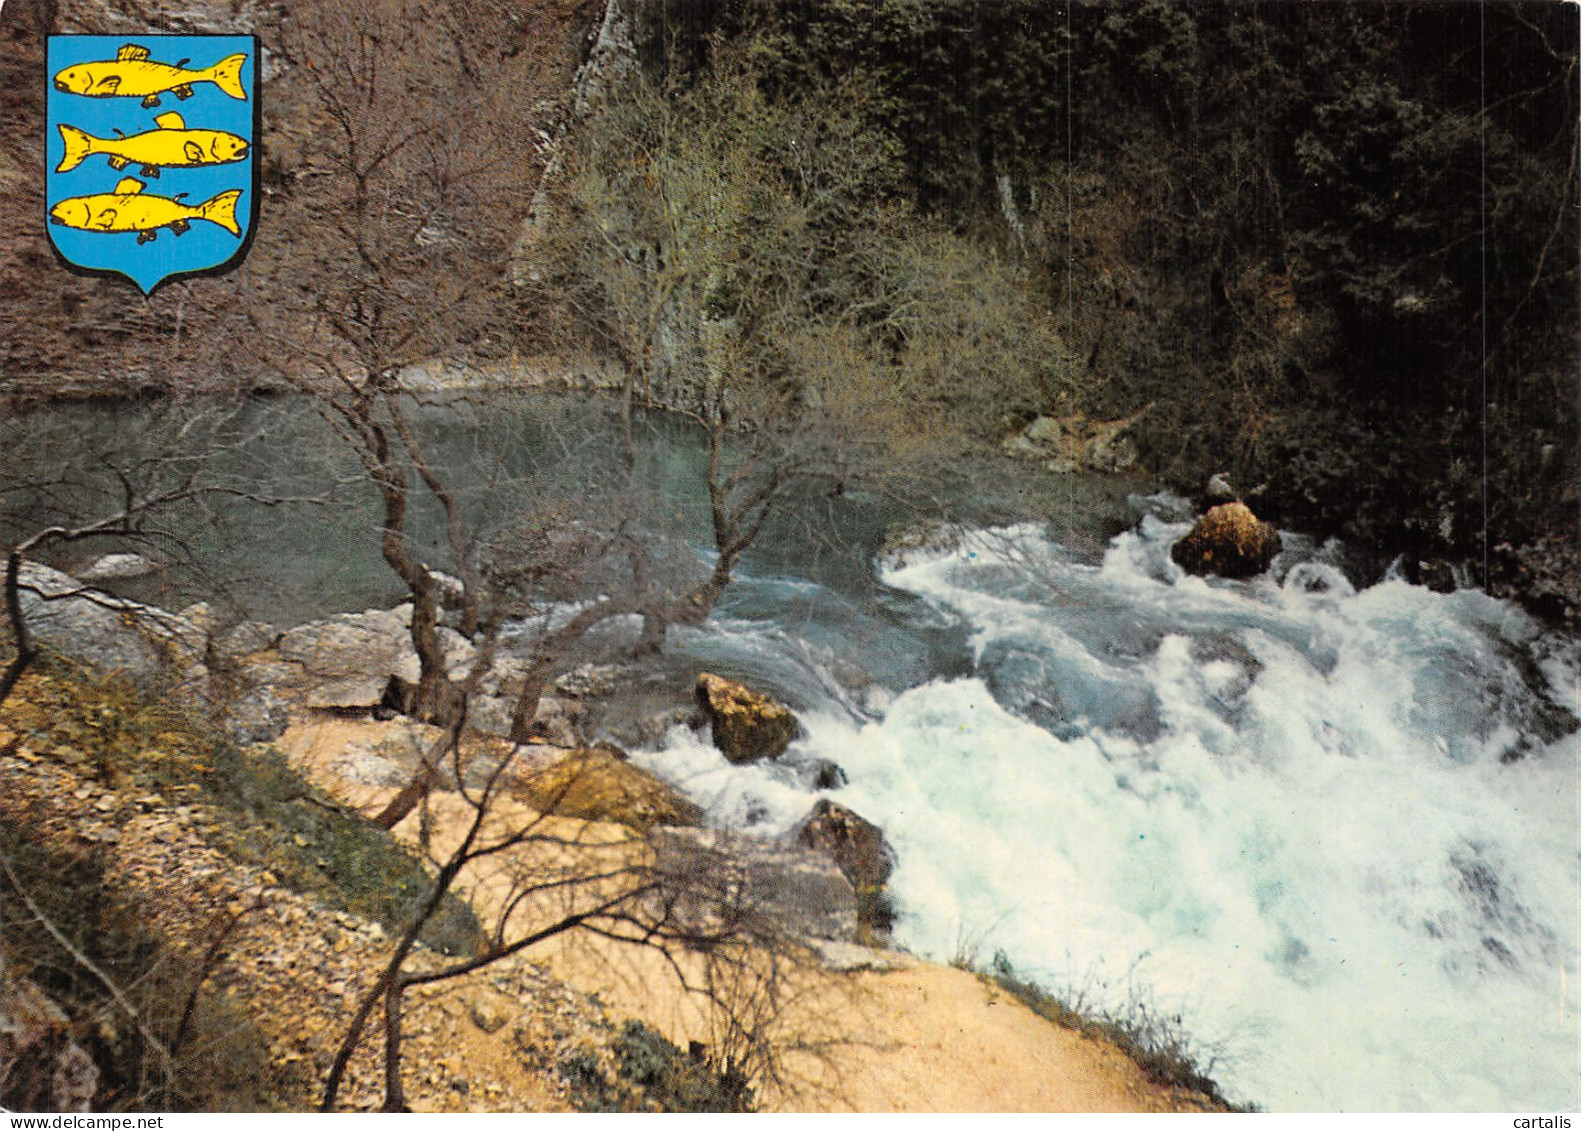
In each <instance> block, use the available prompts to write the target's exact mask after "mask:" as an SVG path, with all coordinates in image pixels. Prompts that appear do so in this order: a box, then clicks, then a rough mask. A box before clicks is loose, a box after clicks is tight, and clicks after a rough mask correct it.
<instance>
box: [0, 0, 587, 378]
mask: <svg viewBox="0 0 1581 1131" xmlns="http://www.w3.org/2000/svg"><path fill="white" fill-rule="evenodd" d="M338 7H340V6H331V5H324V6H318V5H315V6H314V11H313V12H312V13H311V15H310V16H309V15H298V14H297V13H296V12H295V11H294V10H293V9H291V8H290V7H289V6H288V5H285V4H279V3H266V2H261V0H236V2H235V3H231V4H226V5H211V4H200V3H190V2H183V0H58V2H56V0H10V2H9V3H7V4H5V6H4V9H3V11H0V122H4V126H3V129H0V326H3V327H4V332H3V333H0V396H4V395H7V394H9V395H22V396H33V395H44V396H47V395H51V394H56V393H61V392H75V393H82V392H94V393H101V394H113V393H123V392H128V391H134V390H137V389H141V388H158V389H174V390H182V389H194V388H214V387H227V386H236V385H246V384H249V383H251V382H252V381H253V380H255V379H256V373H255V372H252V371H250V367H249V365H248V362H247V355H248V350H247V347H246V342H247V337H248V333H249V328H248V325H249V324H248V320H247V317H246V311H247V308H248V304H252V308H253V309H254V310H256V309H257V308H258V307H260V306H262V307H270V306H273V305H276V304H277V303H276V300H279V299H284V298H285V297H286V296H287V294H288V293H291V294H298V295H299V294H301V293H303V292H304V291H308V290H311V289H312V288H314V287H315V286H317V285H319V284H320V283H321V281H322V280H323V279H324V278H325V277H327V275H328V274H329V272H331V271H333V270H334V268H335V267H336V262H337V258H338V256H339V255H340V254H343V249H340V250H337V245H336V240H335V239H334V238H333V235H334V231H333V230H334V229H335V228H336V226H337V223H336V222H337V220H338V219H339V217H338V215H337V204H338V200H339V196H340V194H338V193H337V190H336V187H335V185H334V181H335V178H334V177H333V176H329V175H326V169H325V165H326V161H327V160H328V158H327V155H326V146H327V145H329V144H332V142H333V133H332V128H333V127H332V124H331V123H329V122H327V121H325V119H324V116H323V100H322V98H321V97H320V96H319V91H318V89H317V88H316V86H315V82H314V74H313V68H312V65H311V64H312V63H313V59H314V55H313V49H314V47H315V45H314V43H313V42H312V41H311V36H312V35H313V34H315V33H316V30H317V27H318V26H321V25H323V24H324V23H325V22H329V21H333V20H334V19H335V18H336V17H337V15H339V14H341V13H338V12H337V11H336V9H337V8H338ZM600 10H601V9H600V6H599V5H597V4H595V3H593V2H592V0H536V2H533V3H529V4H515V3H507V2H505V0H490V2H485V3H479V4H472V5H468V6H467V7H466V8H465V10H464V11H463V10H462V9H459V8H454V7H453V6H451V5H448V4H444V3H441V2H439V0H374V2H373V3H371V4H366V5H354V6H346V10H345V13H344V14H346V15H349V14H351V13H352V12H353V11H355V12H356V14H357V18H358V19H359V20H364V19H366V20H369V21H375V22H381V23H383V24H384V25H386V26H390V27H401V28H403V29H406V30H407V31H408V32H410V31H411V30H412V29H421V30H420V33H419V34H416V35H411V36H410V37H409V39H408V41H407V43H406V44H405V45H404V48H403V50H402V51H401V52H399V53H396V52H392V53H390V55H391V57H390V58H388V60H385V61H386V62H387V64H388V74H389V76H390V79H391V81H392V82H393V83H395V84H398V85H399V87H400V88H402V89H406V90H410V91H413V92H415V93H419V95H420V96H422V97H425V98H426V99H427V101H428V105H429V106H430V107H437V109H438V120H439V121H441V122H442V121H443V119H444V116H445V111H446V109H447V108H449V107H455V108H456V109H458V110H459V109H461V108H463V107H464V106H467V105H471V100H472V98H473V95H472V93H471V92H473V91H475V90H477V89H479V87H480V86H482V85H487V87H488V88H489V89H491V90H494V91H498V92H500V112H498V113H491V114H490V115H489V119H488V123H487V130H488V134H487V137H486V139H484V140H483V141H482V143H481V146H475V147H482V146H486V148H487V152H486V153H480V154H476V155H475V156H476V157H477V158H478V160H477V161H476V162H475V168H474V171H473V172H472V174H471V175H472V177H473V181H474V183H473V184H472V185H471V186H469V188H470V191H472V193H473V195H474V196H475V198H476V199H477V200H478V201H479V207H478V208H477V209H476V210H475V213H474V216H473V221H474V224H475V226H476V228H477V231H476V232H474V233H471V234H472V235H473V237H474V242H475V243H477V244H480V245H483V246H499V247H505V248H508V247H509V246H510V243H511V242H512V241H513V239H514V237H515V233H516V231H517V229H518V228H519V226H520V224H521V220H522V217H523V215H524V214H525V213H526V211H527V207H528V204H529V202H530V200H531V198H532V193H533V188H534V186H535V185H536V183H537V180H538V176H539V174H540V173H541V171H542V168H543V164H544V161H545V159H546V154H545V153H544V148H545V147H544V145H543V137H544V136H545V134H546V133H547V132H549V131H551V130H552V129H553V125H554V123H555V121H556V120H557V119H558V117H559V115H560V113H561V110H562V104H563V102H564V101H565V100H566V99H567V98H568V97H569V92H570V88H571V79H572V77H573V75H574V74H575V71H576V68H577V66H578V64H579V62H580V58H581V55H582V52H583V50H584V47H585V45H586V43H587V40H588V33H589V31H590V30H591V29H592V28H593V26H594V24H595V23H596V20H597V18H598V16H599V14H600ZM310 20H311V21H314V22H315V26H309V21H310ZM52 33H54V34H114V35H119V34H123V33H124V34H127V35H129V36H130V35H136V34H144V35H147V34H157V33H166V34H170V33H188V34H249V33H250V34H255V35H257V36H258V38H259V42H260V49H261V63H262V66H261V67H260V69H259V78H260V104H261V121H260V128H261V136H260V138H259V139H258V144H257V145H256V153H257V157H258V160H259V162H260V166H259V168H260V192H259V200H258V202H257V203H258V223H257V225H256V238H255V239H254V242H253V245H252V247H251V250H250V252H249V255H248V257H247V259H246V260H245V261H244V263H243V265H242V266H241V267H239V268H238V269H237V270H236V271H233V272H231V273H229V274H226V275H222V276H219V277H214V278H194V279H189V280H185V281H181V282H176V283H171V284H167V285H165V286H162V287H160V288H158V289H157V290H156V291H155V292H154V293H153V294H152V295H151V296H148V297H146V298H145V297H144V296H143V295H141V294H139V293H138V292H137V290H136V289H135V288H134V287H132V286H131V285H130V284H128V283H127V282H126V281H125V280H124V279H120V278H105V277H93V276H84V275H77V274H73V273H72V272H70V271H69V270H67V269H66V268H65V266H64V265H63V264H62V263H61V262H60V261H59V260H58V258H57V256H56V254H55V252H54V250H53V249H52V247H51V246H50V243H49V239H48V235H47V233H46V231H45V224H46V220H45V214H44V192H45V184H44V178H45V170H44V157H43V153H44V138H45V125H46V122H45V97H44V96H45V83H46V82H47V76H46V75H45V73H44V72H45V46H46V38H45V37H46V36H47V35H49V34H52ZM491 109H493V108H492V107H491ZM474 116H475V115H474ZM464 140H468V141H470V140H471V139H464ZM485 159H486V160H485ZM485 166H486V168H485ZM456 263H457V270H458V271H459V272H461V278H460V279H459V280H458V281H459V282H460V283H461V284H463V285H467V284H471V283H476V284H477V285H478V286H479V287H480V288H486V287H487V286H488V285H490V284H492V283H493V282H494V281H495V278H496V276H497V275H498V272H499V270H500V266H499V264H500V257H499V256H492V255H463V256H458V257H457V259H456ZM517 329H518V331H519V330H520V328H519V327H518V328H517Z"/></svg>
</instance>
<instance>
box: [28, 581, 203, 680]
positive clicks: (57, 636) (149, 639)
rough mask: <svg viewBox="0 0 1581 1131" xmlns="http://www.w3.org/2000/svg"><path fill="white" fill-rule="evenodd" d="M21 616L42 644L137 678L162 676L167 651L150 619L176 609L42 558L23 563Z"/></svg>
mask: <svg viewBox="0 0 1581 1131" xmlns="http://www.w3.org/2000/svg"><path fill="white" fill-rule="evenodd" d="M20 580H21V585H22V591H21V594H20V597H21V603H22V615H23V616H24V617H25V618H26V619H27V626H28V631H29V632H31V633H32V635H33V638H34V639H35V640H37V641H38V642H39V643H40V644H44V645H46V646H47V647H49V648H51V649H53V650H54V651H56V652H59V653H60V654H61V655H63V656H67V657H69V658H70V659H73V660H76V661H77V662H78V663H82V664H87V665H88V666H89V667H93V668H97V669H99V670H100V671H116V672H121V673H122V674H124V675H126V676H128V677H130V678H132V679H136V680H142V679H149V678H152V677H153V676H155V675H158V674H159V673H160V672H161V671H162V670H163V669H164V667H165V663H166V654H165V651H164V649H162V648H161V647H159V644H158V640H157V637H156V636H155V634H154V633H153V632H152V631H151V630H150V628H149V624H150V621H151V618H152V617H153V616H154V615H158V616H162V617H165V618H170V619H174V616H173V614H171V613H168V612H165V610H163V609H155V608H154V607H153V606H150V605H141V604H139V603H137V602H136V601H128V600H125V599H123V598H120V597H112V596H110V595H108V594H106V593H101V592H99V591H97V590H95V589H91V588H89V587H88V586H85V585H83V584H82V583H81V582H79V581H78V580H77V579H76V578H74V577H71V576H70V575H68V574H64V573H61V572H60V571H59V570H56V569H50V568H49V567H48V566H45V565H40V564H38V563H37V562H24V563H22V572H21V578H20Z"/></svg>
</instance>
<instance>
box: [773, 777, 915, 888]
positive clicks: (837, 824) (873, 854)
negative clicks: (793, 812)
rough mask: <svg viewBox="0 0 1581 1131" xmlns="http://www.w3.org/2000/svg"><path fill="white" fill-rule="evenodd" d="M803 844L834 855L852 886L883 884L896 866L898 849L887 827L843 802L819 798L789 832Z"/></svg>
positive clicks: (833, 857) (881, 885)
mask: <svg viewBox="0 0 1581 1131" xmlns="http://www.w3.org/2000/svg"><path fill="white" fill-rule="evenodd" d="M789 836H790V838H791V840H792V841H793V842H794V843H796V844H798V845H800V846H801V847H803V848H810V849H812V850H813V851H815V852H821V853H823V854H825V855H826V856H828V857H829V858H830V859H832V860H833V861H834V862H835V864H836V865H837V866H838V867H839V869H840V871H841V872H842V873H843V874H844V875H845V878H846V879H848V880H850V881H851V886H852V887H854V888H856V889H858V890H861V889H862V888H864V887H869V888H881V887H883V886H884V885H885V884H886V883H888V882H889V874H890V872H891V871H893V870H894V867H895V853H894V851H893V850H892V849H891V848H890V847H889V842H888V841H886V840H885V839H884V830H883V829H880V828H879V827H878V826H877V825H875V824H873V822H871V821H869V820H867V819H866V818H864V817H860V816H858V815H857V814H856V813H853V812H852V811H851V810H849V809H847V808H846V807H845V806H844V805H840V804H838V803H837V802H834V801H830V800H828V799H827V798H825V799H822V800H820V801H819V802H818V803H817V804H816V805H814V806H813V807H812V811H811V812H810V813H808V814H807V816H805V817H803V818H802V819H801V821H800V822H798V823H797V824H796V826H795V827H794V828H793V829H792V830H791V832H790V834H789Z"/></svg>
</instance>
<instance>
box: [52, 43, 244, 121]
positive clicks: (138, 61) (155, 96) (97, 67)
mask: <svg viewBox="0 0 1581 1131" xmlns="http://www.w3.org/2000/svg"><path fill="white" fill-rule="evenodd" d="M148 56H149V50H148V48H146V47H142V46H139V45H138V44H136V43H128V44H127V45H126V46H125V47H122V48H121V49H120V50H119V51H117V52H116V53H115V58H114V59H105V60H101V61H100V62H97V63H77V64H76V65H74V66H70V67H66V68H64V69H63V70H61V71H60V72H59V73H57V74H56V75H55V89H56V90H58V91H60V92H61V93H63V94H83V95H86V96H87V97H89V98H141V99H142V100H143V105H144V106H158V105H159V96H160V95H161V94H163V93H165V92H166V91H169V92H171V93H172V94H174V95H175V96H176V97H177V98H181V99H186V98H191V97H192V84H193V83H195V82H211V83H213V84H214V85H215V86H217V87H219V88H220V89H221V90H223V91H224V92H225V93H226V94H228V95H230V96H231V97H232V98H240V99H241V100H242V101H243V102H245V101H246V100H247V92H246V91H245V90H243V89H242V78H241V73H242V64H243V63H245V62H246V61H247V55H246V53H245V52H243V53H240V54H236V55H227V56H226V57H225V58H223V59H221V60H220V61H219V62H218V63H215V64H214V65H213V66H212V67H203V68H201V69H199V70H195V71H194V70H188V69H187V68H186V64H187V63H188V62H190V60H187V59H183V60H181V62H179V63H177V64H176V65H175V66H171V65H170V64H169V63H155V62H153V61H152V60H151V59H149V57H148Z"/></svg>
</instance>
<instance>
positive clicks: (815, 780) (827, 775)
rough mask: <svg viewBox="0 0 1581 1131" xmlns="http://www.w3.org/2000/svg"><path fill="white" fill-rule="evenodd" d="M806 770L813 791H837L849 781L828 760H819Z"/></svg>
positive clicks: (838, 767) (836, 766)
mask: <svg viewBox="0 0 1581 1131" xmlns="http://www.w3.org/2000/svg"><path fill="white" fill-rule="evenodd" d="M807 769H808V772H809V775H810V776H811V778H812V787H813V788H814V789H839V788H840V787H841V786H843V785H845V784H846V783H847V782H849V781H850V780H851V779H850V778H849V777H848V776H846V772H845V771H844V770H843V769H841V768H840V766H839V765H838V764H837V763H835V762H831V761H830V760H829V759H828V758H819V759H818V760H817V761H815V762H813V763H812V765H810V766H808V767H807Z"/></svg>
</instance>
